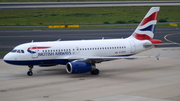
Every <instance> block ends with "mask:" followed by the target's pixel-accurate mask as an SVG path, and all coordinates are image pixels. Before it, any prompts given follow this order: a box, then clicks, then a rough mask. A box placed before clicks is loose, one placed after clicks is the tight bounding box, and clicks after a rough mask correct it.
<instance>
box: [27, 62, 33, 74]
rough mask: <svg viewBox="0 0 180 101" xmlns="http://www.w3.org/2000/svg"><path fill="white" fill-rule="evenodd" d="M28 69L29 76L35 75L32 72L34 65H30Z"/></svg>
mask: <svg viewBox="0 0 180 101" xmlns="http://www.w3.org/2000/svg"><path fill="white" fill-rule="evenodd" d="M28 67H29V71H28V72H27V75H28V76H32V75H33V72H32V69H33V65H28Z"/></svg>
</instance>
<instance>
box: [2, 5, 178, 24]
mask: <svg viewBox="0 0 180 101" xmlns="http://www.w3.org/2000/svg"><path fill="white" fill-rule="evenodd" d="M149 9H150V6H149V7H148V6H140V7H137V6H130V7H85V8H48V9H20V10H2V11H0V26H11V25H12V26H14V25H15V26H19V25H25V26H27V25H64V24H78V25H84V24H104V23H110V24H114V23H134V22H136V23H137V22H140V21H141V20H142V18H143V17H144V16H145V14H146V13H147V12H148V10H149ZM179 12H180V6H161V10H160V13H159V18H158V19H162V20H167V21H168V22H173V21H180V13H179Z"/></svg>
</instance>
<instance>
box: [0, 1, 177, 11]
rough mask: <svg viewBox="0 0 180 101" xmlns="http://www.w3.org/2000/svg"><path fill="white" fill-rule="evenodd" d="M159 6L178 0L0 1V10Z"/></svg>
mask: <svg viewBox="0 0 180 101" xmlns="http://www.w3.org/2000/svg"><path fill="white" fill-rule="evenodd" d="M155 5H156V6H157V5H158V6H159V5H180V2H179V1H131V2H129V1H127V2H126V1H108V2H37V3H36V2H34V3H25V2H23V3H0V10H11V9H35V8H62V7H104V6H110V7H112V6H155Z"/></svg>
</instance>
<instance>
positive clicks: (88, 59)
mask: <svg viewBox="0 0 180 101" xmlns="http://www.w3.org/2000/svg"><path fill="white" fill-rule="evenodd" d="M159 55H160V54H158V55H157V56H118V57H117V56H116V57H101V56H99V57H81V58H76V59H75V58H68V59H69V60H70V61H72V62H88V63H101V62H104V61H111V60H116V59H139V58H157V60H159Z"/></svg>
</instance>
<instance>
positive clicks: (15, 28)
mask: <svg viewBox="0 0 180 101" xmlns="http://www.w3.org/2000/svg"><path fill="white" fill-rule="evenodd" d="M178 26H180V24H178ZM136 27H137V25H115V26H108V25H107V26H81V27H79V28H51V29H103V28H136ZM156 28H177V27H174V26H170V25H169V24H157V25H156ZM18 29H24V30H25V29H33V30H35V29H50V28H48V27H6V28H0V30H18Z"/></svg>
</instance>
